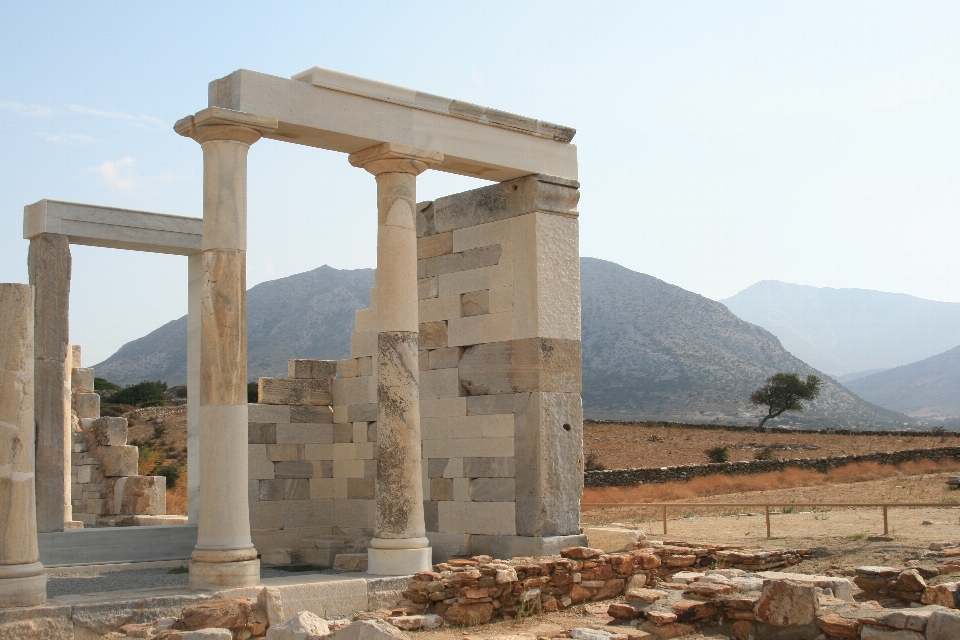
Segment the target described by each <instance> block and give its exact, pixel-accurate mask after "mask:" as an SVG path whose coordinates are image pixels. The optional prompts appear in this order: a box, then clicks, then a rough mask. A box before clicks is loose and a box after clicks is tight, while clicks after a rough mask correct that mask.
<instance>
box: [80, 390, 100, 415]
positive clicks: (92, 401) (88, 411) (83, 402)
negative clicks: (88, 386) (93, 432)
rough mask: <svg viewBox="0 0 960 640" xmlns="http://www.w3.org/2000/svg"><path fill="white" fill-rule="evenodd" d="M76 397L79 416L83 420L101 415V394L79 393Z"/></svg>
mask: <svg viewBox="0 0 960 640" xmlns="http://www.w3.org/2000/svg"><path fill="white" fill-rule="evenodd" d="M76 398H77V416H78V417H79V418H80V419H81V420H82V419H84V418H99V417H100V396H98V395H97V394H95V393H78V394H77V396H76Z"/></svg>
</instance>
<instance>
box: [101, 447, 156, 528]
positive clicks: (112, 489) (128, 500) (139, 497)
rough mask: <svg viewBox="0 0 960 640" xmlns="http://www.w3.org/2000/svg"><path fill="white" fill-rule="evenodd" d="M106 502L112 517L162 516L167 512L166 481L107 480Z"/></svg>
mask: <svg viewBox="0 0 960 640" xmlns="http://www.w3.org/2000/svg"><path fill="white" fill-rule="evenodd" d="M131 448H133V449H134V450H135V449H136V447H131ZM107 500H108V502H109V506H110V513H111V514H113V515H151V516H157V515H163V514H165V513H166V512H167V479H166V478H164V477H163V476H131V477H126V478H116V479H112V480H108V481H107Z"/></svg>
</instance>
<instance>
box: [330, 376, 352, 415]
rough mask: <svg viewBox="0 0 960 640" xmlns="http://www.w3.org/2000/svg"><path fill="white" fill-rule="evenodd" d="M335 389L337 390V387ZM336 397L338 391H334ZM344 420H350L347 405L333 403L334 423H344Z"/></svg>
mask: <svg viewBox="0 0 960 640" xmlns="http://www.w3.org/2000/svg"><path fill="white" fill-rule="evenodd" d="M334 382H336V381H334ZM334 391H336V387H334ZM334 398H336V393H334ZM344 422H348V420H347V405H343V404H335V405H333V424H343V423H344Z"/></svg>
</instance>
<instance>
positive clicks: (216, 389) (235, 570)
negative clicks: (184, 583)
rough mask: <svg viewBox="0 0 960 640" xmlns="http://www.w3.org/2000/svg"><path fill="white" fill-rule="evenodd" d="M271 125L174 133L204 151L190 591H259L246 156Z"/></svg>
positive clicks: (235, 123) (224, 123)
mask: <svg viewBox="0 0 960 640" xmlns="http://www.w3.org/2000/svg"><path fill="white" fill-rule="evenodd" d="M276 127H277V123H276V120H272V121H271V120H270V119H268V118H262V117H259V116H253V115H249V114H245V113H240V112H236V111H229V110H227V109H218V108H210V109H204V110H203V111H201V112H199V113H197V114H196V115H195V116H190V117H188V118H184V119H183V120H180V121H179V122H177V124H176V125H175V126H174V129H175V130H176V131H177V133H179V134H180V135H184V136H188V137H191V138H193V139H194V140H196V141H197V142H199V143H200V145H201V147H202V148H203V244H202V247H203V251H202V254H201V283H200V380H199V382H200V416H199V417H200V512H199V517H198V520H199V522H198V533H197V544H196V547H195V548H194V551H193V554H192V556H191V558H192V559H191V561H190V586H191V588H194V589H219V588H228V587H244V586H252V585H256V584H259V582H260V561H259V560H257V550H256V549H255V548H254V546H253V542H252V541H251V539H250V512H249V506H248V503H247V308H246V301H247V288H246V249H247V152H248V151H249V149H250V145H252V144H253V143H254V142H256V141H257V140H259V139H260V136H261V135H262V133H263V132H265V131H270V130H274V129H276Z"/></svg>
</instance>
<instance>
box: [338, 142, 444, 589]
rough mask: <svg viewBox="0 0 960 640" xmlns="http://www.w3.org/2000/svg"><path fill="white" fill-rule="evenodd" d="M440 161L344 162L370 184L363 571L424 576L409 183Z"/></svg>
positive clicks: (412, 153) (415, 154)
mask: <svg viewBox="0 0 960 640" xmlns="http://www.w3.org/2000/svg"><path fill="white" fill-rule="evenodd" d="M442 160H443V155H442V154H440V153H437V152H435V151H426V150H424V149H417V148H416V147H408V146H406V145H401V144H393V143H384V144H380V145H377V146H376V147H371V148H369V149H365V150H363V151H358V152H356V153H354V154H352V155H351V156H350V164H352V165H353V166H355V167H362V168H364V169H366V170H367V171H368V172H370V173H372V174H373V175H374V176H376V179H377V223H378V226H377V272H376V300H375V301H371V303H372V305H371V306H373V307H375V308H376V310H377V311H376V313H377V360H376V362H377V403H378V407H379V408H378V412H377V482H376V522H375V528H374V538H373V540H371V542H370V546H371V549H370V550H369V552H368V553H369V562H368V571H369V572H370V573H373V574H379V575H409V574H411V573H416V572H417V571H429V570H430V568H431V566H432V550H431V549H430V547H429V546H428V545H429V541H428V540H427V537H426V527H425V526H424V520H423V486H422V482H423V479H422V478H423V476H422V470H421V464H420V453H421V451H420V448H421V445H420V377H419V366H418V338H419V336H418V333H419V317H418V308H417V302H418V300H417V298H418V296H417V231H416V229H417V225H416V201H417V198H416V188H417V176H418V175H419V174H420V173H422V172H423V171H425V170H426V169H428V168H429V167H430V166H431V165H436V164H439V163H440V162H441V161H442Z"/></svg>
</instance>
